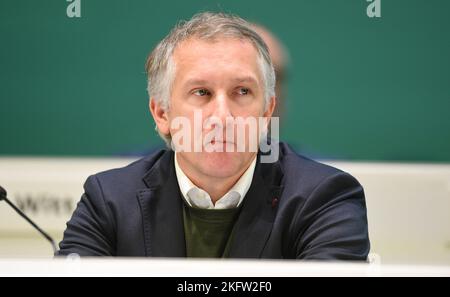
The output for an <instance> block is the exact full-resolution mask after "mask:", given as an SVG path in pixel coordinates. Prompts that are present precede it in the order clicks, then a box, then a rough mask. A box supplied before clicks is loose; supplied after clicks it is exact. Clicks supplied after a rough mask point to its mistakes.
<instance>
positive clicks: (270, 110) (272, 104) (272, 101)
mask: <svg viewBox="0 0 450 297" xmlns="http://www.w3.org/2000/svg"><path fill="white" fill-rule="evenodd" d="M276 103H277V98H276V97H275V96H272V97H270V100H269V105H268V106H267V109H266V111H265V112H264V117H266V118H270V117H271V116H272V115H273V112H274V111H275V105H276Z"/></svg>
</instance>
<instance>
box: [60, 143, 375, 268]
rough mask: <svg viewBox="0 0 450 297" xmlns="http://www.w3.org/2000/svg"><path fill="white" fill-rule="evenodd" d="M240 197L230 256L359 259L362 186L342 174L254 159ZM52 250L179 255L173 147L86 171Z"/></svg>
mask: <svg viewBox="0 0 450 297" xmlns="http://www.w3.org/2000/svg"><path fill="white" fill-rule="evenodd" d="M260 157H261V155H260V154H258V162H257V165H256V168H255V173H254V176H253V180H252V184H251V186H250V189H249V191H248V193H247V195H246V196H245V199H244V200H243V204H242V208H241V212H240V214H239V217H238V219H237V220H236V223H235V224H236V225H235V233H234V236H233V242H232V243H231V248H230V253H229V256H230V257H231V258H272V259H308V260H324V259H327V260H366V259H367V255H368V253H369V246H370V244H369V237H368V228H367V213H366V203H365V198H364V191H363V188H362V186H361V185H360V184H359V183H358V181H357V180H356V179H355V178H353V177H352V176H351V175H349V174H348V173H345V172H342V171H340V170H338V169H336V168H333V167H330V166H327V165H324V164H320V163H317V162H314V161H312V160H309V159H307V158H304V157H302V156H299V155H297V154H296V153H295V152H293V151H292V150H291V149H290V148H289V147H288V146H287V145H286V144H283V143H280V155H279V160H278V161H277V162H275V163H260V162H259V159H260ZM84 188H85V194H83V196H82V198H81V201H80V202H79V203H78V205H77V208H76V210H75V212H74V214H73V216H72V218H71V219H70V221H69V222H68V223H67V229H66V231H65V232H64V238H63V240H62V242H61V243H60V250H59V252H58V253H57V255H68V254H71V253H76V254H79V255H80V256H121V257H127V256H131V257H186V245H185V237H184V229H183V214H182V207H183V201H182V196H181V193H180V190H179V186H178V182H177V178H176V174H175V168H174V153H173V151H169V150H161V151H159V152H157V153H154V154H152V155H150V156H148V157H146V158H144V159H141V160H139V161H136V162H134V163H132V164H130V165H128V166H127V167H124V168H120V169H113V170H109V171H105V172H102V173H98V174H95V175H92V176H90V177H89V178H88V179H87V181H86V183H85V185H84Z"/></svg>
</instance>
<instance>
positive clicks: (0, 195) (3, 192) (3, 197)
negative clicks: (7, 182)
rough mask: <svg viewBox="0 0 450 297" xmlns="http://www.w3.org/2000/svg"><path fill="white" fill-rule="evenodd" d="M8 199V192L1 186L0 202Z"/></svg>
mask: <svg viewBox="0 0 450 297" xmlns="http://www.w3.org/2000/svg"><path fill="white" fill-rule="evenodd" d="M5 198H6V190H5V189H3V187H2V186H0V201H2V200H3V199H5Z"/></svg>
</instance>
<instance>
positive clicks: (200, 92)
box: [194, 89, 211, 96]
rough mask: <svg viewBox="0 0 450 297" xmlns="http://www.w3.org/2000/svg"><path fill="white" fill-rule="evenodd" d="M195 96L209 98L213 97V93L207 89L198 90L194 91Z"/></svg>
mask: <svg viewBox="0 0 450 297" xmlns="http://www.w3.org/2000/svg"><path fill="white" fill-rule="evenodd" d="M194 95H197V96H207V95H211V93H210V92H209V91H208V90H207V89H198V90H195V91H194Z"/></svg>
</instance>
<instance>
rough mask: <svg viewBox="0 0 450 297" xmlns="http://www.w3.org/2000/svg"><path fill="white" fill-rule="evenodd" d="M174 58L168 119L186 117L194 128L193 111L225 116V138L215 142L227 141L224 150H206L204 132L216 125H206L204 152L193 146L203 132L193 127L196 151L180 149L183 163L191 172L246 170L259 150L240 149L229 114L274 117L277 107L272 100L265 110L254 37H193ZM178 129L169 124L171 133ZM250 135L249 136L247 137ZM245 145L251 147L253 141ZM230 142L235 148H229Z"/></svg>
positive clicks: (213, 174) (223, 174) (203, 116)
mask: <svg viewBox="0 0 450 297" xmlns="http://www.w3.org/2000/svg"><path fill="white" fill-rule="evenodd" d="M173 61H174V63H175V65H176V66H175V68H176V71H175V78H174V81H173V86H172V93H171V99H170V100H171V101H170V109H169V111H168V112H167V118H168V122H169V123H170V122H172V121H173V120H174V119H176V118H177V117H185V118H187V119H189V122H190V123H191V127H192V128H193V127H194V112H197V113H198V112H201V123H202V124H203V123H204V121H205V119H207V118H210V117H215V118H216V119H220V122H221V123H222V127H223V141H224V143H218V142H215V145H216V147H217V145H221V146H223V152H207V151H205V145H208V144H207V143H206V142H205V135H206V134H208V132H211V131H212V130H213V128H214V127H215V126H211V127H203V128H202V133H203V139H201V141H200V142H201V143H202V144H203V149H202V152H192V151H193V149H194V139H197V140H198V138H199V137H201V136H200V135H199V134H198V133H196V132H194V131H192V133H191V135H192V138H194V139H193V140H192V151H191V152H179V153H178V159H179V161H180V164H185V165H186V166H185V168H186V167H187V168H189V169H188V171H189V170H191V173H192V171H194V173H195V174H194V175H195V176H199V174H200V176H205V175H206V176H210V177H215V178H227V177H232V176H235V175H236V174H239V173H242V172H243V171H244V170H245V169H246V168H247V167H248V166H249V164H250V163H251V161H252V160H253V157H254V156H255V154H256V153H255V152H249V151H246V152H236V150H237V148H236V141H237V140H236V134H237V133H236V131H235V135H234V138H232V139H226V138H227V137H226V132H225V128H226V119H227V117H228V118H230V117H231V118H236V117H242V118H244V119H246V118H248V117H254V118H256V119H258V118H259V117H262V116H268V117H270V116H271V113H272V111H273V106H272V105H273V104H270V105H269V108H268V110H267V112H265V104H264V80H263V77H262V73H261V69H260V66H259V62H258V52H257V50H256V49H255V47H254V46H253V45H252V44H251V43H250V42H248V41H242V40H239V39H231V38H223V39H221V40H217V41H214V42H212V41H205V40H199V39H189V40H186V41H184V42H182V43H181V44H180V45H179V46H178V47H177V48H176V49H175V51H174V54H173ZM177 131H179V130H178V129H173V128H170V134H171V135H174V134H175V133H176V132H177ZM247 132H248V131H247ZM245 141H246V142H248V137H246V138H245ZM213 143H214V142H213ZM209 145H211V143H209ZM246 146H247V148H248V143H247V144H246ZM230 147H233V148H234V152H227V151H226V150H227V149H228V150H229V148H230ZM185 168H183V169H185ZM187 173H189V172H187Z"/></svg>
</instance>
